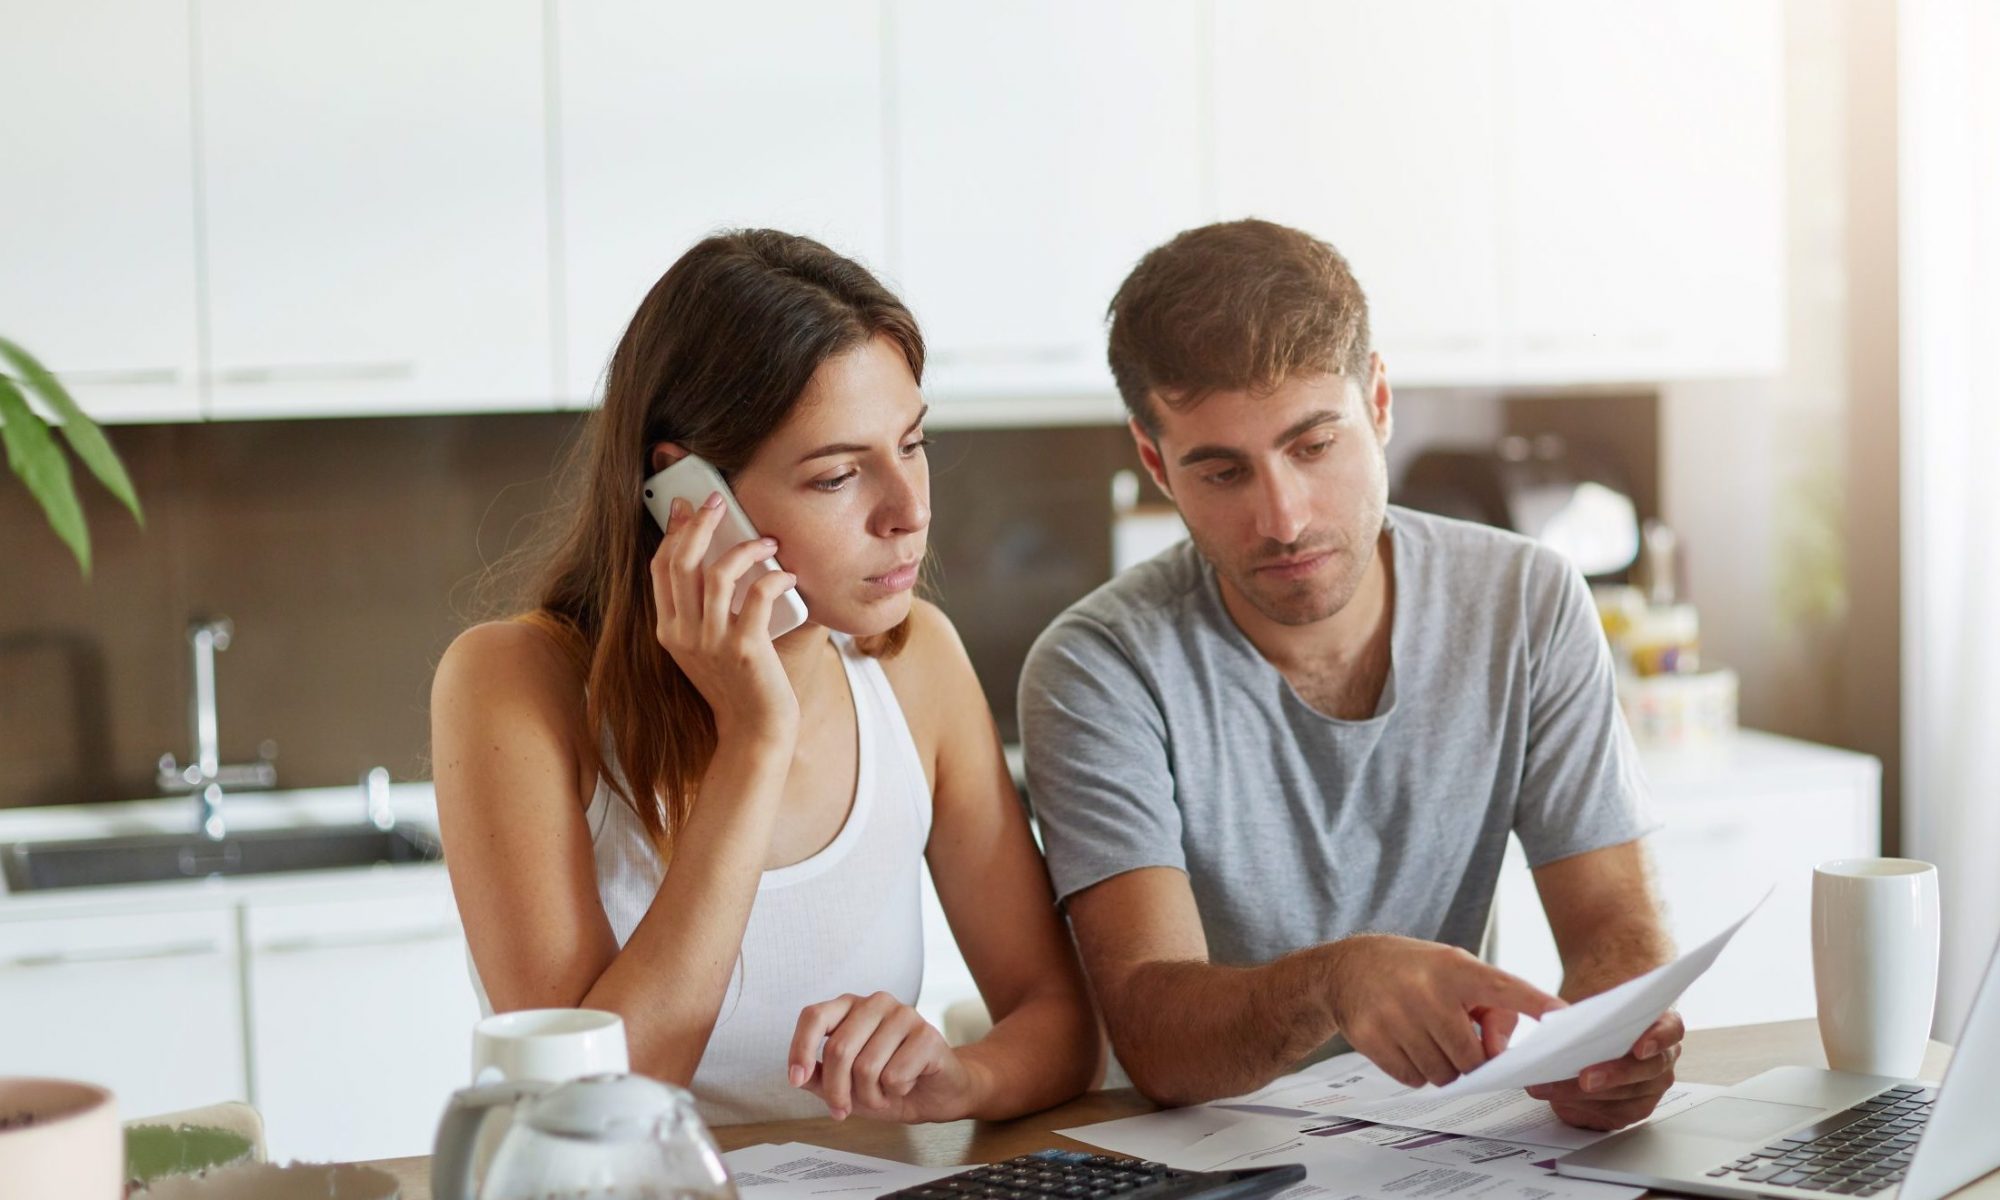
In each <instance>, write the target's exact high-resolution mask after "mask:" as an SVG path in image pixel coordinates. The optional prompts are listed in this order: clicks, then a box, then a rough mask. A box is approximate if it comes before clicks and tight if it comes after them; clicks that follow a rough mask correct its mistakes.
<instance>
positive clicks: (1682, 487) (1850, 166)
mask: <svg viewBox="0 0 2000 1200" xmlns="http://www.w3.org/2000/svg"><path fill="white" fill-rule="evenodd" d="M1885 7H1886V6H1885V4H1884V2H1883V0H1846V2H1845V3H1842V4H1826V3H1822V2H1819V0H1790V2H1789V3H1787V5H1786V120H1787V145H1786V164H1785V168H1786V170H1785V174H1786V179H1785V182H1786V190H1787V196H1786V230H1787V235H1788V245H1787V247H1786V274H1787V283H1788V291H1789V296H1788V300H1789V306H1790V307H1789V311H1788V313H1787V319H1786V320H1787V324H1786V348H1787V359H1788V362H1787V367H1786V370H1785V372H1784V373H1783V374H1782V375H1781V376H1780V377H1778V378H1776V379H1771V380H1763V381H1757V382H1734V383H1731V382H1717V383H1684V384H1674V385H1670V386H1668V387H1666V388H1665V389H1663V391H1662V404H1661V426H1662V428H1661V502H1662V508H1663V511H1664V514H1665V517H1666V519H1667V521H1668V522H1669V523H1670V524H1672V525H1674V526H1675V527H1676V528H1677V530H1678V531H1679V532H1680V533H1681V535H1682V539H1683V545H1684V546H1685V550H1686V554H1687V559H1688V561H1687V580H1688V586H1689V591H1690V593H1691V598H1692V599H1693V600H1694V601H1695V602H1696V603H1698V604H1699V605H1700V607H1701V614H1702V637H1703V653H1704V657H1705V658H1706V659H1708V660H1711V661H1714V662H1717V663H1721V664H1726V665H1729V666H1733V667H1735V668H1736V669H1737V671H1738V672H1739V674H1740V675H1741V677H1742V681H1743V690H1742V700H1741V703H1742V717H1743V722H1744V724H1746V725H1750V726H1755V727H1757V728H1762V729H1770V730H1773V731H1776V732H1781V733H1787V734H1792V735H1795V736H1799V737H1804V738H1809V739H1811V740H1815V741H1823V742H1830V743H1835V744H1839V745H1846V746H1851V747H1853V748H1856V749H1860V750H1865V751H1867V752H1869V753H1872V754H1875V755H1877V756H1878V757H1882V758H1883V759H1884V766H1885V770H1884V778H1883V784H1884V789H1883V790H1884V798H1885V808H1886V809H1887V812H1886V817H1887V819H1886V820H1885V823H1884V828H1885V833H1886V836H1888V837H1889V838H1891V839H1893V838H1894V837H1895V834H1894V832H1893V831H1894V828H1895V825H1894V818H1895V812H1896V810H1895V808H1894V797H1895V796H1896V794H1897V788H1896V761H1895V754H1896V749H1897V721H1898V718H1897V715H1896V708H1895V705H1896V700H1895V696H1896V690H1897V688H1896V670H1897V667H1896V655H1897V651H1896V636H1895V635H1896V620H1897V617H1896V613H1897V597H1896V591H1897V589H1896V583H1895V579H1896V565H1895V564H1896V553H1897V548H1896V538H1895V535H1894V521H1895V505H1896V471H1895V442H1894V433H1895V418H1894V413H1895V394H1896V393H1895V339H1894V331H1895V319H1894V304H1895V298H1894V286H1893V271H1894V252H1895V236H1896V231H1895V221H1894V203H1893V201H1894V195H1893V180H1894V162H1893V157H1894V145H1893V140H1892V138H1891V139H1885V138H1884V136H1883V134H1884V132H1885V127H1884V121H1885V117H1884V114H1883V111H1882V103H1883V99H1884V98H1883V96H1882V90H1883V88H1882V82H1883V80H1884V79H1885V78H1889V79H1890V82H1893V80H1892V78H1890V72H1891V69H1892V66H1893V58H1894V50H1893V46H1894V42H1893V39H1892V38H1890V37H1888V36H1885V35H1884V32H1883V30H1882V28H1881V26H1882V24H1883V21H1884V18H1883V16H1882V12H1883V10H1884V9H1885ZM1886 119H1888V120H1891V121H1892V119H1893V118H1892V116H1891V117H1890V118H1886ZM1887 132H1889V133H1893V125H1892V124H1891V125H1890V126H1889V127H1888V128H1887ZM1884 181H1886V183H1885V182H1884ZM1884 187H1887V188H1888V189H1889V191H1888V195H1887V203H1886V206H1885V203H1884V196H1883V189H1884ZM1885 271H1886V272H1887V273H1888V275H1889V279H1888V282H1887V286H1884V284H1883V280H1882V275H1883V273H1884V272H1885ZM1885 306H1886V307H1885ZM1878 331H1879V332H1878ZM1885 522H1886V525H1885Z"/></svg>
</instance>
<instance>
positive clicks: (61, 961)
mask: <svg viewBox="0 0 2000 1200" xmlns="http://www.w3.org/2000/svg"><path fill="white" fill-rule="evenodd" d="M220 953H222V943H221V942H218V941H216V940H215V939H214V938H203V939H202V940H201V941H198V942H173V943H170V944H168V945H164V946H119V947H114V948H112V949H109V950H63V951H57V952H56V953H53V954H22V955H18V956H16V957H14V958H11V959H8V960H7V962H6V963H4V964H0V966H5V967H6V968H9V969H27V968H33V967H68V966H77V965H80V964H84V963H109V962H145V961H147V960H150V959H161V958H200V957H202V956H204V955H209V954H220Z"/></svg>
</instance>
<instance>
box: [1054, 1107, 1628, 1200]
mask: <svg viewBox="0 0 2000 1200" xmlns="http://www.w3.org/2000/svg"><path fill="white" fill-rule="evenodd" d="M1163 1117H1164V1118H1170V1119H1168V1120H1165V1121H1161V1120H1159V1118H1163ZM1307 1125H1308V1127H1307V1128H1303V1129H1302V1128H1299V1127H1298V1123H1297V1122H1295V1121H1293V1120H1290V1119H1287V1118H1283V1117H1276V1116H1268V1115H1264V1114H1259V1113H1252V1112H1240V1111H1232V1110H1230V1109H1227V1108H1221V1107H1212V1106H1204V1107H1200V1108H1183V1109H1174V1110H1170V1111H1168V1112H1162V1113H1149V1114H1147V1115H1145V1116H1142V1117H1127V1118H1125V1119H1124V1120H1121V1121H1107V1122H1105V1123H1103V1124H1101V1125H1090V1126H1085V1127H1083V1128H1081V1129H1066V1130H1063V1131H1062V1133H1063V1134H1064V1135H1065V1136H1068V1137H1073V1138H1076V1139H1077V1140H1079V1141H1083V1142H1088V1143H1090V1144H1091V1145H1094V1146H1101V1147H1103V1148H1104V1149H1106V1150H1112V1151H1115V1152H1118V1153H1123V1154H1144V1155H1145V1156H1147V1157H1150V1158H1152V1159H1154V1160H1155V1161H1158V1162H1164V1163H1166V1164H1168V1165H1169V1166H1175V1167H1180V1168H1183V1169H1185V1170H1200V1171H1218V1170H1240V1169H1245V1168H1250V1167H1268V1166H1276V1165H1278V1164H1280V1163H1300V1164H1302V1165H1303V1166H1304V1167H1305V1168H1306V1178H1305V1182H1303V1183H1300V1184H1297V1185H1295V1186H1293V1187H1291V1188H1289V1189H1287V1190H1286V1191H1284V1192H1281V1193H1279V1195H1278V1196H1277V1197H1276V1200H1314V1198H1317V1197H1335V1198H1338V1200H1431V1198H1434V1197H1458V1196H1466V1197H1477V1198H1478V1200H1632V1198H1633V1197H1636V1196H1638V1195H1640V1194H1641V1193H1642V1192H1643V1191H1644V1189H1643V1188H1635V1187H1620V1186H1618V1185H1615V1184H1608V1183H1597V1182H1595V1181H1592V1180H1587V1179H1570V1178H1567V1177H1564V1176H1560V1175H1557V1174H1556V1173H1555V1168H1554V1166H1553V1162H1554V1158H1555V1155H1556V1154H1557V1153H1558V1152H1557V1151H1553V1150H1549V1149H1547V1148H1545V1147H1539V1146H1517V1145H1509V1144H1506V1143H1503V1142H1497V1141H1492V1140H1490V1139H1483V1138H1471V1137H1461V1136H1459V1135H1457V1134H1449V1133H1434V1132H1432V1131H1430V1130H1425V1129H1395V1128H1391V1127H1389V1126H1384V1125H1375V1124H1371V1123H1369V1122H1365V1121H1357V1120H1349V1119H1345V1118H1337V1119H1335V1120H1333V1121H1331V1122H1325V1123H1321V1124H1314V1123H1311V1122H1308V1123H1307Z"/></svg>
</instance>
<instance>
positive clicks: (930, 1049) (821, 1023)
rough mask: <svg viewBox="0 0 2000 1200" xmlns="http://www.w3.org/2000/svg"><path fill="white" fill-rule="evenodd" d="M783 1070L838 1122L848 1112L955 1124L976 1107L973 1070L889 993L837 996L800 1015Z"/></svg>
mask: <svg viewBox="0 0 2000 1200" xmlns="http://www.w3.org/2000/svg"><path fill="white" fill-rule="evenodd" d="M822 1038H824V1039H826V1048H825V1050H824V1051H821V1050H820V1039H822ZM815 1059H817V1061H815ZM786 1068H787V1073H788V1078H789V1079H790V1080H791V1083H792V1086H793V1087H803V1088H805V1089H806V1090H807V1091H809V1092H811V1093H812V1094H813V1095H815V1096H818V1097H819V1098H820V1099H821V1100H822V1101H824V1102H825V1103H826V1109H827V1112H829V1113H831V1114H832V1115H833V1119H834V1120H836V1121H839V1120H844V1119H845V1118H846V1117H847V1116H848V1115H849V1114H850V1113H851V1114H855V1115H859V1116H864V1117H875V1118H878V1119H880V1120H885V1121H904V1122H914V1121H954V1120H957V1119H959V1118H960V1117H963V1116H965V1115H967V1114H968V1113H970V1112H971V1111H972V1110H973V1108H974V1107H975V1104H976V1102H977V1097H976V1096H975V1095H974V1092H975V1090H976V1088H977V1086H978V1085H977V1081H976V1079H975V1077H974V1072H973V1070H972V1068H971V1067H970V1066H969V1064H967V1063H966V1062H965V1060H963V1059H961V1058H960V1057H959V1056H958V1053H957V1051H955V1050H953V1049H952V1048H951V1047H950V1046H949V1045H947V1044H946V1043H945V1040H944V1035H943V1034H942V1033H939V1032H938V1031H937V1029H936V1028H935V1027H933V1026H932V1025H931V1024H930V1023H929V1022H927V1021H925V1020H924V1019H923V1018H922V1017H920V1016H918V1015H917V1010H916V1009H913V1008H911V1007H910V1006H909V1005H907V1004H904V1003H903V1002H902V1001H900V1000H898V999H896V998H895V997H894V996H892V995H890V994H889V993H887V992H876V993H875V994H874V995H872V996H853V995H848V996H839V997H836V998H835V999H832V1000H826V1001H822V1002H821V1003H819V1004H815V1005H812V1006H811V1007H809V1008H807V1009H806V1010H805V1011H804V1012H801V1013H800V1014H799V1024H798V1029H797V1030H796V1032H794V1033H793V1035H792V1050H791V1057H790V1059H789V1061H788V1062H787V1064H786Z"/></svg>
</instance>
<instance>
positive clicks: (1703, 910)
mask: <svg viewBox="0 0 2000 1200" xmlns="http://www.w3.org/2000/svg"><path fill="white" fill-rule="evenodd" d="M1644 762H1645V770H1646V778H1647V782H1648V784H1649V786H1650V787H1651V789H1652V793H1653V801H1654V807H1655V812H1656V815H1657V816H1658V817H1659V818H1660V820H1661V821H1662V822H1663V823H1664V827H1663V828H1662V829H1661V830H1660V831H1659V832H1658V833H1656V834H1654V835H1653V836H1652V837H1651V838H1649V839H1648V842H1649V846H1650V850H1651V852H1652V855H1653V859H1654V863H1655V866H1656V867H1657V868H1658V871H1659V884H1660V891H1661V894H1662V898H1663V899H1664V900H1665V902H1666V909H1667V920H1668V924H1669V927H1670V929H1671V930H1672V933H1673V936H1674V938H1675V940H1676V942H1677V943H1678V944H1679V948H1680V949H1681V950H1683V951H1685V950H1690V949H1693V948H1694V947H1695V946H1696V945H1699V944H1700V943H1701V942H1703V941H1706V940H1707V939H1708V938H1710V937H1712V936H1713V935H1715V934H1717V933H1720V932H1721V931H1722V930H1723V929H1724V928H1726V927H1727V926H1728V925H1729V924H1730V923H1731V922H1732V921H1734V920H1736V919H1737V918H1738V917H1740V916H1742V915H1743V914H1744V913H1745V912H1747V911H1749V909H1750V906H1751V905H1752V904H1754V903H1755V902H1756V901H1757V899H1758V898H1759V897H1760V896H1762V895H1763V894H1764V893H1765V891H1766V889H1769V888H1772V887H1773V886H1774V885H1775V889H1776V890H1775V891H1773V892H1772V895H1771V898H1770V899H1769V900H1768V901H1766V902H1765V904H1764V907H1763V909H1762V910H1761V911H1759V912H1758V913H1757V915H1756V916H1755V917H1753V918H1751V920H1750V921H1749V923H1748V924H1746V925H1744V926H1743V928H1742V929H1741V930H1740V931H1739V932H1738V933H1737V935H1736V937H1735V939H1734V940H1733V941H1731V943H1730V945H1729V947H1728V948H1727V949H1726V950H1724V951H1723V953H1722V956H1721V957H1720V958H1719V959H1717V960H1716V963H1715V965H1714V966H1713V967H1712V968H1710V970H1709V972H1708V974H1706V975H1704V976H1703V977H1702V978H1701V979H1700V980H1699V981H1698V982H1696V983H1695V984H1694V986H1693V987H1691V988H1689V989H1688V992H1687V994H1686V995H1685V996H1684V997H1683V998H1682V1001H1681V1004H1680V1006H1679V1007H1680V1012H1681V1016H1682V1018H1683V1019H1684V1020H1685V1021H1686V1022H1687V1024H1688V1025H1689V1027H1690V1028H1706V1027H1712V1026H1719V1025H1743V1024H1753V1023H1757V1022H1762V1021H1786V1020H1794V1019H1799V1018H1806V1017H1811V1016H1813V1015H1814V1011H1815V1005H1814V1000H1813V982H1812V943H1811V939H1810V929H1811V926H1810V917H1811V912H1812V870H1813V867H1814V866H1815V865H1817V864H1819V863H1821V862H1824V861H1826V860H1827V859H1831V858H1844V857H1856V856H1865V855H1874V854H1878V853H1880V849H1879V847H1880V844H1881V825H1880V799H1881V767H1880V764H1879V763H1877V761H1876V760H1875V759H1873V758H1870V757H1868V756H1867V755H1864V754H1855V753H1852V752H1850V751H1846V750H1836V749H1832V748H1830V747H1826V746H1816V745H1812V744H1810V743H1806V742H1798V741H1793V740H1791V739H1787V738H1780V737H1775V736H1772V735H1770V734H1762V733H1754V732H1750V731H1747V730H1746V731H1743V732H1741V733H1739V734H1738V735H1737V736H1736V737H1735V738H1734V739H1732V740H1731V741H1730V742H1728V743H1726V744H1725V745H1723V746H1721V747H1718V748H1715V749H1713V750H1706V751H1685V752H1676V753H1662V752H1648V753H1646V754H1645V755H1644ZM1495 904H1496V906H1497V910H1498V911H1497V917H1496V920H1497V926H1498V954H1497V956H1496V957H1497V961H1498V963H1499V965H1500V966H1501V967H1503V968H1505V969H1506V970H1508V971H1511V972H1513V973H1514V974H1516V975H1519V976H1521V977H1522V978H1524V979H1527V980H1529V981H1530V982H1532V983H1535V984H1536V985H1538V986H1541V987H1543V988H1547V989H1550V990H1554V988H1555V987H1556V986H1557V985H1558V984H1559V983H1560V981H1561V979H1562V962H1561V959H1560V958H1559V957H1558V955H1557V954H1556V949H1555V942H1554V939H1553V937H1552V936H1551V935H1550V933H1549V927H1548V921H1547V918H1546V917H1545V916H1544V915H1543V913H1542V908H1541V902H1540V900H1539V898H1538V897H1537V895H1536V893H1535V888H1534V879H1533V876H1532V875H1531V874H1530V873H1529V871H1528V868H1527V863H1526V861H1525V860H1524V859H1523V858H1522V857H1521V852H1520V844H1519V843H1518V842H1510V843H1509V851H1508V858H1507V861H1506V863H1505V865H1504V866H1503V867H1502V869H1501V880H1500V887H1499V892H1498V895H1497V897H1496V899H1495Z"/></svg>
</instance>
